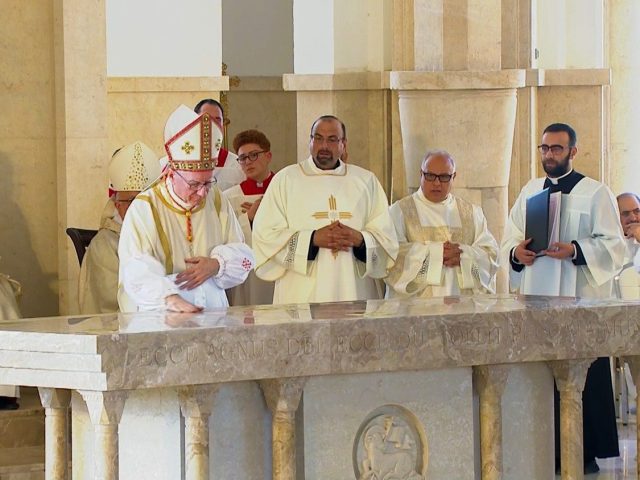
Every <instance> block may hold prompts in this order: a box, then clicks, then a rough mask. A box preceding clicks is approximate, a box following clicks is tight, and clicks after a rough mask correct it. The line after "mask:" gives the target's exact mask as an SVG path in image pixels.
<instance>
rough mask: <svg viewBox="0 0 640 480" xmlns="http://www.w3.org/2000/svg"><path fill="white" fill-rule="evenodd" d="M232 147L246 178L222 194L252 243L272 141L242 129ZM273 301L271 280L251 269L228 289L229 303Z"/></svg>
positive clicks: (268, 173)
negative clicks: (230, 289) (239, 282)
mask: <svg viewBox="0 0 640 480" xmlns="http://www.w3.org/2000/svg"><path fill="white" fill-rule="evenodd" d="M233 149H234V150H235V151H236V152H237V154H238V157H237V163H238V165H240V167H241V168H242V171H243V172H244V174H245V175H246V176H247V179H246V180H244V181H243V182H241V183H240V184H239V185H236V186H234V187H231V188H229V189H227V190H225V191H224V192H223V195H224V196H225V197H226V198H227V199H228V200H229V201H230V202H231V205H232V206H233V210H234V211H235V212H236V215H237V217H238V221H239V222H240V225H241V226H242V233H244V238H245V240H246V242H247V244H248V245H251V228H252V226H253V219H254V217H255V215H256V212H257V211H258V207H259V206H260V202H261V201H262V197H263V195H264V194H265V192H266V191H267V187H268V186H269V184H270V183H271V180H272V179H273V176H274V173H273V172H272V171H271V169H270V168H269V164H270V163H271V142H269V139H268V138H267V136H266V135H265V134H264V133H262V132H260V131H258V130H245V131H243V132H240V133H239V134H237V135H236V137H235V138H234V139H233ZM272 300H273V282H265V281H264V280H260V279H259V278H258V277H257V276H256V274H255V272H251V273H250V274H249V278H248V279H247V281H246V282H244V283H243V284H241V285H238V286H237V287H235V288H234V289H233V290H232V291H231V305H263V304H268V303H271V301H272Z"/></svg>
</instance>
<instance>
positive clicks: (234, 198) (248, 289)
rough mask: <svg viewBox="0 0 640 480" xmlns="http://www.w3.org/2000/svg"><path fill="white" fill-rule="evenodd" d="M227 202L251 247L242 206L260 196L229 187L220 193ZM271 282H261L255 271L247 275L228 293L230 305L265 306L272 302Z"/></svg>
mask: <svg viewBox="0 0 640 480" xmlns="http://www.w3.org/2000/svg"><path fill="white" fill-rule="evenodd" d="M222 194H223V195H224V197H225V198H226V199H227V200H229V203H231V206H232V207H233V211H234V212H235V214H236V216H237V217H238V222H239V223H240V227H242V233H243V234H244V238H245V241H246V242H247V245H249V246H251V223H250V222H249V217H248V216H247V212H246V211H244V210H243V208H242V204H243V203H245V202H249V203H254V202H255V201H257V200H259V199H260V198H262V196H263V195H262V194H256V195H247V194H245V193H244V192H243V191H242V187H241V185H236V186H234V187H231V188H229V189H227V190H225V191H224V192H222ZM273 286H274V284H273V282H266V281H264V280H261V279H260V278H258V276H257V275H256V272H255V271H251V272H250V273H249V277H248V278H247V281H246V282H244V283H242V284H240V285H238V286H237V287H234V288H233V289H232V290H231V291H230V300H231V305H234V306H235V305H265V304H270V303H271V302H272V301H273Z"/></svg>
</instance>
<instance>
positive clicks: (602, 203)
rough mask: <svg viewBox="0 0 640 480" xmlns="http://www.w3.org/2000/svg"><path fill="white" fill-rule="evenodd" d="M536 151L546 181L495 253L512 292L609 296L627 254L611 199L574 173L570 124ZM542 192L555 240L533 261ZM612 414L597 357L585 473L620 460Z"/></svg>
mask: <svg viewBox="0 0 640 480" xmlns="http://www.w3.org/2000/svg"><path fill="white" fill-rule="evenodd" d="M538 150H539V151H540V154H541V162H542V167H543V168H544V171H545V172H546V174H547V176H546V178H536V179H533V180H531V181H529V183H527V184H526V185H525V186H524V188H523V189H522V191H521V192H520V195H519V196H518V198H517V200H516V202H515V204H514V206H513V208H512V209H511V213H510V214H509V220H508V222H507V227H506V230H505V235H504V240H503V242H502V246H501V251H502V252H501V253H502V255H503V258H505V260H506V259H508V261H509V265H510V268H509V280H510V282H509V283H510V287H511V290H513V291H515V290H519V292H520V293H522V294H527V295H552V296H556V295H559V296H571V297H586V298H608V297H611V296H612V290H613V279H614V277H615V275H616V274H617V273H618V272H619V271H620V268H621V267H622V265H623V262H624V255H625V243H624V240H623V234H622V228H621V227H620V222H619V216H618V210H617V205H616V199H615V197H614V196H613V194H612V193H611V191H610V190H609V188H608V187H607V186H606V185H604V184H602V183H600V182H598V181H596V180H593V179H591V178H588V177H585V176H584V175H582V174H581V173H578V172H576V171H575V170H574V169H573V165H572V163H573V159H574V157H575V155H576V153H577V152H578V148H577V147H576V133H575V131H574V130H573V128H571V127H570V126H569V125H566V124H563V123H554V124H552V125H549V126H548V127H547V128H545V130H544V133H543V135H542V143H541V145H539V146H538ZM545 188H548V189H549V191H550V193H555V192H561V201H560V221H559V225H558V227H559V241H556V242H552V243H551V244H550V245H548V246H546V248H544V249H543V250H541V251H540V252H538V255H539V256H538V255H537V254H536V252H534V251H533V250H530V249H529V248H528V246H529V245H530V243H531V238H525V231H526V230H527V228H526V219H527V212H526V207H527V199H528V198H530V197H531V196H532V195H535V194H537V193H539V192H540V191H541V190H543V189H545ZM530 227H531V225H530ZM536 250H537V249H536ZM540 254H541V255H540ZM556 400H557V395H556ZM614 408H615V407H614V405H613V392H612V388H611V374H610V370H609V359H608V358H604V357H603V358H599V359H598V360H596V361H595V362H594V363H593V364H592V365H591V367H590V368H589V372H588V374H587V380H586V384H585V388H584V392H583V426H584V444H583V445H584V462H585V473H592V472H596V471H598V464H597V463H596V461H595V458H596V457H598V458H608V457H617V456H618V455H619V452H618V438H617V431H616V423H615V409H614ZM557 417H558V415H557V414H556V432H558V429H559V427H558V418H557ZM558 436H559V435H558V433H556V458H559V448H558Z"/></svg>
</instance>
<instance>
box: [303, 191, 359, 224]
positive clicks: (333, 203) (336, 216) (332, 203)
mask: <svg viewBox="0 0 640 480" xmlns="http://www.w3.org/2000/svg"><path fill="white" fill-rule="evenodd" d="M311 216H312V217H313V218H316V219H318V220H320V219H322V218H328V219H329V220H331V223H333V222H337V221H338V220H343V219H346V218H351V217H352V216H353V215H352V214H351V212H339V211H338V201H337V200H336V197H334V196H333V195H331V196H330V197H329V210H328V211H327V212H316V213H314V214H313V215H311Z"/></svg>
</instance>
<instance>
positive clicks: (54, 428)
mask: <svg viewBox="0 0 640 480" xmlns="http://www.w3.org/2000/svg"><path fill="white" fill-rule="evenodd" d="M38 392H39V393H40V401H41V402H42V406H43V407H44V414H45V426H44V428H45V447H44V450H45V461H44V464H45V479H46V480H66V479H67V478H68V472H69V449H68V447H69V433H68V432H69V421H68V419H69V403H70V402H71V391H70V390H63V389H60V388H44V387H39V388H38Z"/></svg>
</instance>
